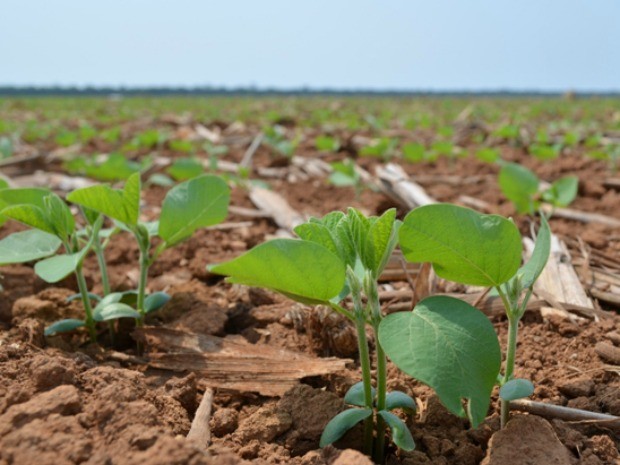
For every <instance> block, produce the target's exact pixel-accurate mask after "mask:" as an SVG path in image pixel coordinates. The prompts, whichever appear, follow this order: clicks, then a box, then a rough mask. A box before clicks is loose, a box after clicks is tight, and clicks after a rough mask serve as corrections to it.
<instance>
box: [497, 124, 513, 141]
mask: <svg viewBox="0 0 620 465" xmlns="http://www.w3.org/2000/svg"><path fill="white" fill-rule="evenodd" d="M493 135H494V136H496V137H499V138H501V139H506V140H508V141H516V140H517V139H518V138H519V126H517V125H514V124H507V125H504V126H501V127H500V128H498V129H497V130H495V131H494V132H493Z"/></svg>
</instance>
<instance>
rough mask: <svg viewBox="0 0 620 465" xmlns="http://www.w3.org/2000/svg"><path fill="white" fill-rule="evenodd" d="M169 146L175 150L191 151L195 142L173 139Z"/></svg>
mask: <svg viewBox="0 0 620 465" xmlns="http://www.w3.org/2000/svg"><path fill="white" fill-rule="evenodd" d="M168 146H169V147H170V150H172V151H173V152H181V153H191V152H193V151H194V144H192V142H191V141H189V140H185V139H173V140H170V141H168Z"/></svg>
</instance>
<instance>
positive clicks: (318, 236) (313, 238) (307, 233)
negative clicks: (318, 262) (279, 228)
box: [295, 222, 345, 261]
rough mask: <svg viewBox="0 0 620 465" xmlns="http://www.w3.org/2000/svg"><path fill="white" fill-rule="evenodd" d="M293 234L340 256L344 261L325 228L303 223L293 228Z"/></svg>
mask: <svg viewBox="0 0 620 465" xmlns="http://www.w3.org/2000/svg"><path fill="white" fill-rule="evenodd" d="M295 234H297V235H298V236H299V237H300V238H301V239H303V240H304V241H309V242H314V243H315V244H320V245H322V246H323V247H325V248H326V249H327V250H329V251H330V252H331V253H333V254H334V255H337V256H340V257H341V258H342V259H343V261H345V257H344V256H343V254H341V250H340V248H339V247H338V244H337V243H336V240H335V239H334V237H333V235H332V233H331V231H330V230H329V229H328V228H327V226H325V225H323V224H321V223H314V222H308V223H303V224H300V225H299V226H297V227H296V228H295Z"/></svg>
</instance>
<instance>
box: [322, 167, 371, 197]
mask: <svg viewBox="0 0 620 465" xmlns="http://www.w3.org/2000/svg"><path fill="white" fill-rule="evenodd" d="M331 167H332V172H331V174H330V175H329V178H328V181H329V183H330V184H332V185H334V186H338V187H348V186H352V187H354V188H355V197H356V198H358V199H359V197H360V195H361V193H362V190H363V189H364V183H363V181H362V178H361V176H360V174H359V173H358V172H357V170H356V169H355V162H354V161H353V160H351V159H350V158H345V159H344V160H343V161H341V162H335V163H332V164H331Z"/></svg>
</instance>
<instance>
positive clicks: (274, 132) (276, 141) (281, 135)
mask: <svg viewBox="0 0 620 465" xmlns="http://www.w3.org/2000/svg"><path fill="white" fill-rule="evenodd" d="M264 134H265V137H264V139H263V140H264V143H265V144H266V145H267V146H269V147H271V149H272V151H273V152H275V154H276V155H279V156H282V157H285V158H292V157H293V155H295V150H297V145H298V144H299V140H297V139H295V140H289V139H287V137H286V134H285V131H284V128H282V127H281V126H277V125H276V126H272V127H268V128H266V129H265V130H264Z"/></svg>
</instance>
